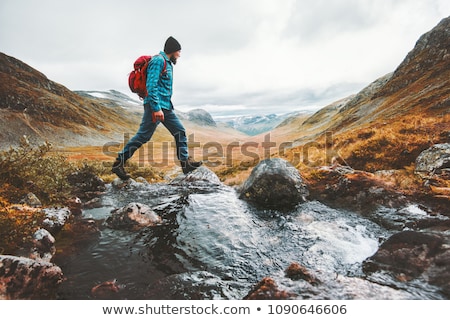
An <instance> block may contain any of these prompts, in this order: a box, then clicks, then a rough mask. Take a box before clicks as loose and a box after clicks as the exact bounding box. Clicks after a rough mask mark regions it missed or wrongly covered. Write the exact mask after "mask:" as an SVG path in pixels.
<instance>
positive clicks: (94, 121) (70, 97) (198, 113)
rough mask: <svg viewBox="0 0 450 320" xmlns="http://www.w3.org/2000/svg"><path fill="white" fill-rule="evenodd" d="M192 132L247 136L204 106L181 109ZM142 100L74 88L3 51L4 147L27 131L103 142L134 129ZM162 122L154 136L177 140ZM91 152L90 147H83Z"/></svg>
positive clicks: (0, 110)
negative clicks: (230, 126) (221, 121)
mask: <svg viewBox="0 0 450 320" xmlns="http://www.w3.org/2000/svg"><path fill="white" fill-rule="evenodd" d="M176 112H177V113H178V114H179V116H180V118H181V119H183V124H184V125H185V127H186V129H187V131H188V134H194V135H195V138H196V139H197V140H198V139H203V140H202V141H210V142H211V141H214V142H215V141H217V138H218V137H220V136H223V137H224V138H223V139H221V141H220V142H222V140H223V141H225V142H228V141H233V140H242V139H244V138H245V137H246V135H244V134H243V133H241V132H239V131H236V130H234V129H232V128H228V127H226V126H224V125H222V124H219V125H217V124H216V123H215V121H214V120H213V118H212V117H211V115H210V114H209V113H208V112H206V111H204V110H201V109H197V110H191V111H189V112H187V113H183V112H179V111H176ZM142 113H143V108H142V102H140V101H138V100H134V99H132V98H131V97H129V96H127V95H125V94H123V93H121V92H118V91H115V90H110V91H71V90H69V89H67V88H66V87H64V86H63V85H61V84H58V83H56V82H54V81H52V80H49V79H48V78H47V77H46V76H45V75H44V74H42V73H41V72H39V71H37V70H35V69H34V68H32V67H31V66H29V65H27V64H26V63H24V62H22V61H20V60H18V59H15V58H13V57H10V56H8V55H6V54H3V53H0V115H1V117H0V149H2V148H8V147H10V146H16V145H17V144H18V143H19V141H20V137H22V136H23V135H26V136H27V137H28V140H29V141H30V142H32V143H35V144H41V143H43V142H45V141H48V142H50V143H52V144H54V145H57V146H58V147H84V146H101V145H103V144H105V143H109V142H114V141H123V139H124V136H125V135H127V136H130V135H132V134H134V133H135V132H136V130H137V128H138V127H139V123H140V121H141V117H142ZM172 140H173V138H172V137H171V135H170V133H169V132H167V130H165V128H163V126H160V127H158V129H157V130H156V132H155V136H154V138H153V141H172ZM82 152H83V153H84V152H86V150H85V149H83V151H82Z"/></svg>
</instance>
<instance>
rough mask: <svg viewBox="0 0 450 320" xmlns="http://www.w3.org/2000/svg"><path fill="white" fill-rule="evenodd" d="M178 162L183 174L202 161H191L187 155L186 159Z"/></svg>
mask: <svg viewBox="0 0 450 320" xmlns="http://www.w3.org/2000/svg"><path fill="white" fill-rule="evenodd" d="M180 163H181V168H182V169H183V173H184V174H188V173H189V172H191V171H194V170H195V169H197V168H198V167H200V166H201V165H202V164H203V162H202V161H193V160H192V158H191V157H189V158H188V159H187V161H180Z"/></svg>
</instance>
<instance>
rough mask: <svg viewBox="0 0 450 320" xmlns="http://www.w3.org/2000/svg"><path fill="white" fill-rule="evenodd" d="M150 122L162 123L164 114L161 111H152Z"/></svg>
mask: <svg viewBox="0 0 450 320" xmlns="http://www.w3.org/2000/svg"><path fill="white" fill-rule="evenodd" d="M152 121H153V122H157V121H161V122H163V121H164V112H163V111H162V110H159V111H153V113H152Z"/></svg>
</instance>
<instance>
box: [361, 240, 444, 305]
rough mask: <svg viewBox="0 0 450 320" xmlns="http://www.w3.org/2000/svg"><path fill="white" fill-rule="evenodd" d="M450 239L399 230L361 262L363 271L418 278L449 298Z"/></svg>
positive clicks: (407, 278) (403, 277) (407, 279)
mask: <svg viewBox="0 0 450 320" xmlns="http://www.w3.org/2000/svg"><path fill="white" fill-rule="evenodd" d="M449 248H450V236H448V235H444V234H438V233H432V232H416V231H403V232H400V233H396V234H394V235H392V236H391V237H390V238H389V239H388V240H386V241H385V242H384V243H383V244H382V245H381V246H380V248H379V249H378V251H377V252H376V253H375V254H374V255H373V256H372V257H369V258H367V259H366V260H365V261H364V262H363V271H364V272H365V273H367V274H371V273H373V272H377V271H388V272H391V273H392V274H393V275H394V276H395V277H396V278H397V279H402V280H403V281H410V280H413V279H415V278H418V277H422V278H424V279H427V281H428V282H429V283H430V284H433V285H436V286H439V287H441V288H442V291H443V293H444V294H445V295H446V296H448V297H450V270H449V268H448V266H449V264H450V249H449Z"/></svg>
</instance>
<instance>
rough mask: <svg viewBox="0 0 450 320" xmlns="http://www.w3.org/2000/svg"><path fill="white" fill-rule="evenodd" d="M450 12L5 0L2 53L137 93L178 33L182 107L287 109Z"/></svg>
mask: <svg viewBox="0 0 450 320" xmlns="http://www.w3.org/2000/svg"><path fill="white" fill-rule="evenodd" d="M449 15H450V1H448V0H297V1H295V0H226V1H225V0H219V1H211V0H210V1H207V0H193V1H188V0H169V1H164V0H155V1H154V0H127V1H124V0H120V1H119V0H102V1H98V0H89V1H84V0H77V1H73V0H72V1H64V0H39V1H31V0H0V51H1V52H3V53H6V54H8V55H11V56H13V57H15V58H18V59H20V60H22V61H24V62H25V63H27V64H29V65H31V66H32V67H33V68H36V69H38V70H39V71H41V72H43V73H44V74H45V75H46V76H47V77H48V78H49V79H51V80H54V81H56V82H58V83H61V84H63V85H65V86H66V87H68V88H69V89H71V90H109V89H114V90H119V91H121V92H123V93H126V94H131V93H130V91H129V89H128V87H127V79H128V73H129V72H130V70H131V68H132V64H133V62H134V60H135V58H137V57H138V56H140V55H143V54H150V55H153V54H156V53H158V52H159V51H160V50H162V48H163V45H164V42H165V40H166V38H167V37H168V36H173V37H175V38H176V39H177V40H178V41H179V42H180V43H181V46H182V52H181V58H180V60H179V62H178V64H177V65H176V66H175V70H174V95H173V102H174V104H175V107H176V108H178V109H180V110H183V111H186V110H188V109H190V108H196V107H202V108H204V109H207V110H208V111H210V112H212V113H213V114H214V115H218V114H219V113H220V112H221V111H224V110H225V111H227V112H229V111H233V112H239V111H241V112H243V113H248V114H251V113H256V112H257V111H255V110H258V111H260V110H263V109H264V112H275V113H284V112H290V111H294V110H297V109H302V108H308V107H313V108H317V107H323V106H325V105H326V104H328V103H331V102H333V101H336V100H338V99H340V98H344V97H346V96H348V95H349V94H352V93H357V92H358V91H359V90H360V89H362V88H363V87H365V86H366V85H368V84H369V83H370V82H372V81H374V80H376V79H377V78H379V77H381V76H383V75H385V74H386V73H388V72H391V71H394V70H395V68H396V67H397V66H398V65H399V64H400V63H401V62H402V60H403V59H404V58H405V56H406V55H407V53H408V52H409V51H410V50H412V48H413V47H414V45H415V42H416V41H417V40H418V38H419V37H420V36H421V35H422V34H424V33H425V32H428V31H429V30H431V29H432V28H433V27H434V26H436V25H437V24H438V23H439V21H440V20H441V19H443V18H445V17H447V16H449Z"/></svg>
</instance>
